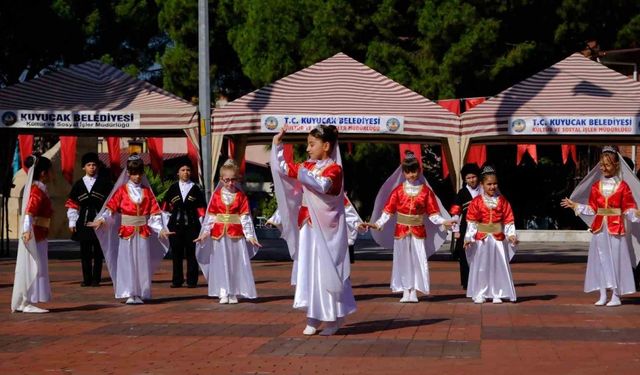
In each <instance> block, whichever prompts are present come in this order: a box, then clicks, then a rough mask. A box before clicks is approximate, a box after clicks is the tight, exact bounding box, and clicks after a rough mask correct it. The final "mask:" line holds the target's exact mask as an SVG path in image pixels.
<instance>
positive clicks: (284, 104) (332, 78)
mask: <svg viewBox="0 0 640 375" xmlns="http://www.w3.org/2000/svg"><path fill="white" fill-rule="evenodd" d="M265 114H272V115H278V114H327V115H398V116H404V135H409V136H425V137H446V136H452V135H458V134H459V120H458V118H457V117H456V116H455V115H453V114H451V113H450V112H449V111H447V110H446V109H444V108H442V107H440V106H439V105H438V104H436V103H434V102H432V101H430V100H428V99H426V98H425V97H423V96H422V95H420V94H418V93H416V92H414V91H411V90H410V89H408V88H406V87H404V86H402V85H401V84H399V83H397V82H395V81H393V80H391V79H389V78H387V77H386V76H384V75H382V74H380V73H378V72H376V71H375V70H373V69H371V68H369V67H368V66H366V65H364V64H362V63H360V62H358V61H356V60H354V59H352V58H351V57H349V56H347V55H345V54H344V53H338V54H336V55H335V56H333V57H330V58H328V59H326V60H323V61H320V62H319V63H316V64H314V65H311V66H310V67H308V68H306V69H302V70H300V71H298V72H296V73H293V74H291V75H289V76H287V77H284V78H282V79H280V80H278V81H276V82H274V83H272V84H270V85H267V86H265V87H263V88H261V89H259V90H256V91H254V92H252V93H249V94H247V95H245V96H243V97H241V98H238V99H236V100H234V101H233V102H231V103H229V104H228V105H226V106H225V107H224V108H220V109H215V110H214V112H213V115H212V116H213V132H214V133H225V134H243V133H244V134H246V133H260V129H261V126H260V125H261V124H260V116H261V115H265Z"/></svg>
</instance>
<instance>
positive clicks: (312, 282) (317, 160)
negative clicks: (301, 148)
mask: <svg viewBox="0 0 640 375" xmlns="http://www.w3.org/2000/svg"><path fill="white" fill-rule="evenodd" d="M284 133H285V129H284V128H282V129H281V131H280V132H279V133H278V134H277V135H276V136H275V137H274V138H273V148H272V150H271V172H272V174H273V178H274V185H275V192H276V198H277V199H278V211H279V213H280V217H281V219H282V235H283V238H284V239H285V240H286V241H287V245H288V246H289V252H290V254H291V258H292V259H293V260H294V262H295V263H294V264H295V266H296V267H297V270H294V272H293V276H294V277H295V279H296V280H295V285H296V292H295V297H294V302H293V307H294V308H298V309H304V310H306V312H307V326H306V327H305V329H304V331H303V334H305V335H313V334H315V333H316V332H317V329H318V328H319V326H320V324H321V323H322V322H326V327H325V328H324V329H323V330H322V332H321V334H322V335H332V334H334V333H335V332H336V331H337V330H338V329H339V328H340V326H341V325H342V323H343V321H344V317H346V316H347V315H349V314H352V313H353V312H355V310H356V303H355V299H354V298H353V292H352V290H351V282H350V280H349V275H350V264H349V261H348V258H347V254H348V238H347V236H348V235H347V224H346V219H345V213H344V192H343V188H342V187H343V177H342V166H341V165H340V156H339V155H340V154H339V150H338V145H337V141H338V130H337V129H336V127H335V126H333V125H329V126H325V125H320V126H318V127H316V128H314V129H313V130H312V131H311V132H310V133H309V135H308V136H307V153H308V154H309V160H308V161H306V162H304V163H301V164H293V163H289V162H286V161H285V160H284V147H283V145H282V137H283V136H284ZM307 212H308V218H305V217H306V216H307V215H306V213H307ZM298 217H303V218H305V219H304V220H303V222H302V223H300V226H299V221H298Z"/></svg>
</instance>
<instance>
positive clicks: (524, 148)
mask: <svg viewBox="0 0 640 375" xmlns="http://www.w3.org/2000/svg"><path fill="white" fill-rule="evenodd" d="M525 152H528V153H529V156H531V159H533V161H534V162H535V163H536V164H538V151H537V149H536V145H533V144H525V145H518V153H517V155H516V165H520V162H522V156H524V153H525Z"/></svg>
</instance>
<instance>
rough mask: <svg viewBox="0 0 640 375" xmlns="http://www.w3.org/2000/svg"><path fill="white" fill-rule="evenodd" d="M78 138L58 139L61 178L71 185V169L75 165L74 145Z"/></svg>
mask: <svg viewBox="0 0 640 375" xmlns="http://www.w3.org/2000/svg"><path fill="white" fill-rule="evenodd" d="M77 142H78V137H73V136H70V137H60V164H61V166H62V176H63V177H64V179H65V180H67V182H68V183H70V184H73V168H74V167H75V164H76V144H77Z"/></svg>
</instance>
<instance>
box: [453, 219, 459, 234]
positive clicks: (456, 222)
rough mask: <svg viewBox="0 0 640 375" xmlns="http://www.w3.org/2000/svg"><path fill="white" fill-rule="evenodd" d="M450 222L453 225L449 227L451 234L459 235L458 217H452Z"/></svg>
mask: <svg viewBox="0 0 640 375" xmlns="http://www.w3.org/2000/svg"><path fill="white" fill-rule="evenodd" d="M451 220H453V221H454V223H453V225H452V226H451V231H452V232H453V233H459V232H460V222H459V221H460V215H453V217H452V218H451Z"/></svg>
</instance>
